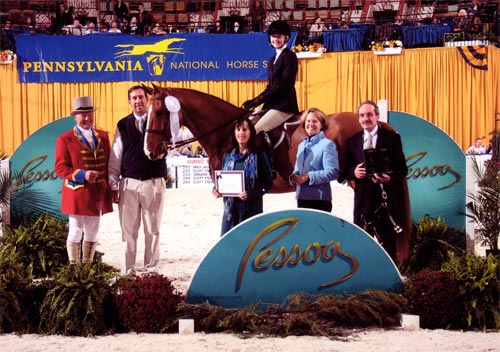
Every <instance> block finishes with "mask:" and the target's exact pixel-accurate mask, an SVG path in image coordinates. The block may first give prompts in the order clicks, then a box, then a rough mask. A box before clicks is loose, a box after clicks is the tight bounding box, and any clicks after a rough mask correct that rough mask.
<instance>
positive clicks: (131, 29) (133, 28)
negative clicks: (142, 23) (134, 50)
mask: <svg viewBox="0 0 500 352" xmlns="http://www.w3.org/2000/svg"><path fill="white" fill-rule="evenodd" d="M138 28H139V27H138V25H137V17H135V16H133V17H132V18H131V19H130V23H128V24H127V25H126V27H125V33H127V34H131V35H134V34H138Z"/></svg>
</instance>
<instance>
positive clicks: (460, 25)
mask: <svg viewBox="0 0 500 352" xmlns="http://www.w3.org/2000/svg"><path fill="white" fill-rule="evenodd" d="M466 27H467V11H465V9H461V10H460V11H458V16H457V17H456V18H455V26H454V27H453V32H463V31H465V28H466Z"/></svg>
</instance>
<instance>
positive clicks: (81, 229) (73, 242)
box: [66, 215, 101, 264]
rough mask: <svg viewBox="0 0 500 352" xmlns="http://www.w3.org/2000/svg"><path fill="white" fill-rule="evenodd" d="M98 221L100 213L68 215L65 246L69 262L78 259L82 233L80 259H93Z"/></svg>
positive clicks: (73, 262) (75, 261) (74, 261)
mask: <svg viewBox="0 0 500 352" xmlns="http://www.w3.org/2000/svg"><path fill="white" fill-rule="evenodd" d="M100 222H101V216H100V215H98V216H90V215H69V222H68V225H69V226H68V227H69V230H68V238H67V240H66V247H67V250H68V257H69V262H70V263H72V264H75V263H77V262H79V261H80V243H81V241H82V234H83V251H82V259H83V261H84V262H87V261H92V260H93V259H94V253H95V249H96V247H97V233H98V232H99V224H100Z"/></svg>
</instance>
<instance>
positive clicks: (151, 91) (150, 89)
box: [141, 84, 156, 95]
mask: <svg viewBox="0 0 500 352" xmlns="http://www.w3.org/2000/svg"><path fill="white" fill-rule="evenodd" d="M141 86H142V88H143V89H144V90H145V91H146V93H148V95H151V94H153V88H151V87H148V86H145V85H144V84H141ZM153 87H155V89H156V86H155V85H154V84H153Z"/></svg>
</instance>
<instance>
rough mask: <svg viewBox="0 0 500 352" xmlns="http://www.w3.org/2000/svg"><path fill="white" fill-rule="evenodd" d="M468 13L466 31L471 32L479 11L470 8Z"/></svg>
mask: <svg viewBox="0 0 500 352" xmlns="http://www.w3.org/2000/svg"><path fill="white" fill-rule="evenodd" d="M466 12H467V21H466V26H465V30H466V31H470V30H471V27H472V21H473V20H474V16H476V15H477V11H476V10H474V8H472V7H469V8H468V9H467V11H466Z"/></svg>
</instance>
